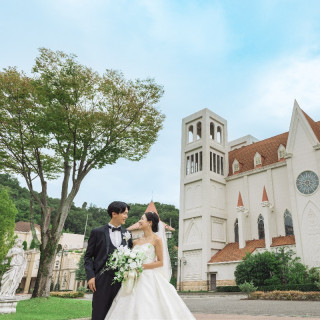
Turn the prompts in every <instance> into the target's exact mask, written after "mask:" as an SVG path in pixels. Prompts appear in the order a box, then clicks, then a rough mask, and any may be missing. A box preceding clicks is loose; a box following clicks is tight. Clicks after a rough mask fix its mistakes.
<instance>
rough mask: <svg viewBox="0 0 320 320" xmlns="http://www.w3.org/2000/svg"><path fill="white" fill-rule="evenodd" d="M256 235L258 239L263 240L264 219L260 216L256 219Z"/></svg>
mask: <svg viewBox="0 0 320 320" xmlns="http://www.w3.org/2000/svg"><path fill="white" fill-rule="evenodd" d="M258 235H259V239H264V219H263V216H262V215H261V214H260V215H259V217H258Z"/></svg>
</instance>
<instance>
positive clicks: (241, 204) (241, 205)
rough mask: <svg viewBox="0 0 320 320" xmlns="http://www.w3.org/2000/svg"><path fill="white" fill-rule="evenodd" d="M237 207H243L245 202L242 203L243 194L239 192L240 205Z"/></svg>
mask: <svg viewBox="0 0 320 320" xmlns="http://www.w3.org/2000/svg"><path fill="white" fill-rule="evenodd" d="M237 207H243V201H242V197H241V193H240V191H239V196H238V204H237Z"/></svg>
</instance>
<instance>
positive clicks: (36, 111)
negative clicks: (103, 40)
mask: <svg viewBox="0 0 320 320" xmlns="http://www.w3.org/2000/svg"><path fill="white" fill-rule="evenodd" d="M162 94H163V89H162V87H161V86H159V85H157V84H156V83H155V82H154V80H152V79H146V80H139V79H138V80H135V81H127V80H126V79H125V78H124V76H123V74H122V73H120V72H117V71H113V70H106V71H105V73H104V74H103V75H99V74H98V73H96V72H94V71H93V70H92V69H90V68H88V67H86V66H83V65H81V64H80V63H78V62H77V60H76V56H74V55H67V54H65V53H63V52H61V51H56V52H54V51H51V50H49V49H45V48H42V49H40V55H39V56H38V57H37V58H36V61H35V65H34V67H33V69H32V77H28V76H26V74H25V73H23V72H19V71H18V70H17V69H15V68H7V69H4V70H3V71H2V72H1V73H0V169H2V170H3V171H7V172H12V173H15V174H19V175H21V176H22V177H23V178H24V179H25V181H26V184H27V187H28V189H29V192H30V194H31V203H30V207H31V208H32V204H33V201H34V202H35V203H37V204H38V205H39V207H40V214H41V224H40V225H41V241H42V242H41V245H40V264H39V271H38V276H37V279H36V283H35V288H34V291H33V294H32V296H33V297H41V296H49V291H50V279H51V274H52V269H53V264H54V257H55V254H56V251H57V244H58V241H59V238H60V235H61V233H62V231H63V228H64V223H65V221H66V218H67V216H68V213H69V211H70V208H71V206H72V203H73V200H74V198H75V197H76V195H77V193H78V191H79V189H80V186H81V183H82V181H83V180H84V178H85V177H86V176H87V174H88V173H89V172H90V171H91V170H93V169H100V168H102V167H104V166H106V165H111V164H114V163H115V162H116V161H117V159H119V158H126V159H128V160H132V161H139V160H140V159H142V158H143V157H144V156H146V154H147V153H148V151H149V150H150V148H151V146H152V144H153V143H154V142H155V141H156V139H157V136H158V132H159V130H160V129H161V128H162V123H163V120H164V116H163V114H161V112H160V111H158V110H157V109H156V108H155V105H156V104H157V103H158V101H159V100H160V98H161V96H162ZM59 176H61V177H62V179H61V181H62V182H61V198H60V199H59V200H60V201H59V204H58V206H57V207H55V208H53V207H52V206H51V205H50V203H49V198H48V190H47V188H48V182H49V181H50V180H52V179H56V178H58V177H59ZM35 180H38V181H39V183H40V186H41V191H40V193H37V192H35V190H34V181H35ZM30 211H31V213H32V211H33V210H30ZM31 219H32V214H31Z"/></svg>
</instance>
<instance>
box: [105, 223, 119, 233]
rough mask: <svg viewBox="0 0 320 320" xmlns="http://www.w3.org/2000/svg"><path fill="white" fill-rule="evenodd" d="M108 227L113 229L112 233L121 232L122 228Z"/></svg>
mask: <svg viewBox="0 0 320 320" xmlns="http://www.w3.org/2000/svg"><path fill="white" fill-rule="evenodd" d="M108 227H109V228H110V229H111V231H112V232H114V231H121V227H118V228H115V227H112V226H110V225H109V224H108Z"/></svg>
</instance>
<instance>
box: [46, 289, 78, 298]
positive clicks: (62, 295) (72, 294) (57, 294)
mask: <svg viewBox="0 0 320 320" xmlns="http://www.w3.org/2000/svg"><path fill="white" fill-rule="evenodd" d="M50 296H51V297H58V298H82V297H83V296H84V292H80V291H68V292H60V291H53V292H50Z"/></svg>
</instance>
